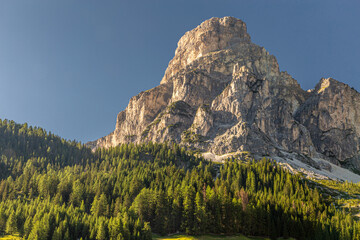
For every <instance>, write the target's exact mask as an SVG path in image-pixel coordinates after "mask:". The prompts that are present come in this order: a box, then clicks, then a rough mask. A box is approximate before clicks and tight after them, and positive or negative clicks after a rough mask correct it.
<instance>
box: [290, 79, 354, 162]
mask: <svg viewBox="0 0 360 240" xmlns="http://www.w3.org/2000/svg"><path fill="white" fill-rule="evenodd" d="M295 118H296V119H297V120H298V121H299V122H301V123H302V124H303V125H304V126H305V127H306V128H307V129H309V131H310V133H311V138H312V139H313V143H314V145H315V147H316V151H318V152H319V153H321V154H323V155H325V156H327V157H328V158H329V159H330V160H332V161H335V162H337V161H339V162H340V163H341V164H342V165H345V166H350V167H353V168H356V169H360V154H359V151H360V148H359V147H360V145H359V143H360V142H359V140H360V94H359V93H358V92H357V91H355V90H354V89H351V88H350V87H349V86H348V85H346V84H344V83H341V82H338V81H336V80H335V79H332V78H327V79H325V78H323V79H321V80H320V82H319V83H318V84H317V85H316V87H315V89H314V90H313V91H312V94H311V97H309V98H308V99H307V101H306V102H305V103H304V104H303V105H302V106H301V107H300V108H299V110H298V111H297V113H296V114H295Z"/></svg>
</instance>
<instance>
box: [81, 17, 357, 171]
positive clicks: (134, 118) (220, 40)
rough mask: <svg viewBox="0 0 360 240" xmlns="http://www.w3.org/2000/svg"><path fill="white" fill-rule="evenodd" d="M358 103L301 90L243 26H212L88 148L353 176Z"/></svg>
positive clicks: (188, 41) (337, 90) (191, 35)
mask: <svg viewBox="0 0 360 240" xmlns="http://www.w3.org/2000/svg"><path fill="white" fill-rule="evenodd" d="M359 98H360V94H359V93H358V92H356V91H355V90H353V89H351V88H350V87H349V86H347V85H346V84H342V83H339V82H337V81H336V80H333V79H322V80H321V81H320V83H319V84H318V85H317V86H316V88H315V90H313V91H310V92H307V91H304V90H302V89H301V87H300V85H299V84H298V83H297V81H296V80H295V79H293V78H292V77H291V76H290V75H289V74H287V73H286V72H281V71H280V70H279V66H278V63H277V60H276V58H275V57H274V56H272V55H270V54H269V53H268V52H267V51H266V50H265V49H264V48H263V47H260V46H258V45H256V44H254V43H252V42H251V38H250V36H249V34H248V33H247V29H246V24H245V23H244V22H242V21H241V20H239V19H236V18H233V17H224V18H211V19H209V20H207V21H205V22H203V23H202V24H201V25H199V26H198V27H197V28H195V29H193V30H191V31H189V32H187V33H186V34H185V35H184V36H183V37H182V38H181V39H180V41H179V43H178V47H177V49H176V51H175V56H174V58H173V59H172V60H171V61H170V63H169V66H168V68H167V69H166V71H165V75H164V77H163V79H162V80H161V84H160V85H159V86H157V87H155V88H153V89H150V90H148V91H145V92H141V93H140V94H138V95H137V96H135V97H133V98H131V100H130V102H129V105H128V106H127V108H126V109H125V110H124V111H122V112H120V113H119V114H118V117H117V122H116V127H115V130H114V132H112V133H111V134H109V135H108V136H105V137H103V138H101V139H98V140H96V141H94V142H90V143H88V145H89V146H91V147H92V148H98V147H111V146H116V145H118V144H121V143H129V142H133V143H140V142H144V141H155V142H164V141H174V142H177V143H180V144H183V145H186V146H188V147H190V148H194V149H197V150H200V151H202V152H204V153H205V152H206V153H211V154H214V155H223V154H228V153H233V154H248V153H250V154H252V155H253V156H255V157H262V156H280V157H281V156H284V152H285V153H292V154H297V155H298V156H299V158H301V159H302V161H303V162H306V163H307V164H308V165H310V166H312V167H315V168H317V169H320V168H321V166H323V165H324V164H319V162H317V161H315V160H313V159H315V158H320V159H326V160H328V161H330V162H332V163H334V164H337V165H343V166H346V167H349V168H352V169H357V170H360V158H359V156H360V154H359V139H360V138H359V137H360V123H359V121H360V120H359V118H358V117H357V116H358V109H360V108H359V107H360V106H359V102H360V101H358V100H359ZM327 167H329V166H327Z"/></svg>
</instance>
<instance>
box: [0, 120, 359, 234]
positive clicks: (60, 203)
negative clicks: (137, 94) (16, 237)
mask: <svg viewBox="0 0 360 240" xmlns="http://www.w3.org/2000/svg"><path fill="white" fill-rule="evenodd" d="M0 139H1V140H0V156H1V158H0V166H1V167H0V169H1V173H0V179H1V180H0V231H2V232H3V233H9V234H12V233H19V234H20V235H21V236H22V237H23V238H25V239H99V240H101V239H151V234H152V233H158V234H169V233H176V232H184V233H187V234H195V235H199V234H207V233H214V234H236V233H242V234H245V235H255V236H266V237H270V238H272V239H276V238H277V237H284V238H288V237H294V238H296V239H359V238H360V231H359V230H360V225H359V223H358V222H357V221H356V220H355V219H354V218H353V217H352V216H351V215H349V214H347V213H345V212H344V211H341V210H338V209H337V208H336V207H335V205H333V204H332V203H333V200H332V199H331V197H324V196H322V195H321V193H319V191H318V190H317V189H312V188H310V187H309V186H308V180H306V179H304V178H303V177H302V176H301V175H293V174H291V173H289V172H288V171H286V170H284V169H283V168H282V167H280V166H279V165H277V164H276V163H275V162H273V161H271V160H269V159H263V160H261V161H250V162H249V161H243V160H241V159H228V160H227V161H226V162H225V163H224V164H215V163H212V162H208V161H206V160H204V159H202V158H201V157H198V156H196V155H193V154H190V153H189V152H188V151H186V149H185V148H183V147H181V146H179V145H176V144H173V143H165V144H157V143H152V142H149V143H144V144H140V145H134V144H123V145H121V146H118V147H114V148H109V149H98V150H97V151H96V152H95V153H91V151H90V150H89V149H88V148H86V147H85V146H83V145H81V144H79V143H76V142H74V141H66V140H63V139H61V138H60V137H58V136H55V135H53V134H51V133H47V132H46V131H44V130H43V129H41V128H33V127H28V126H27V125H26V124H23V125H20V124H16V123H14V122H13V121H8V120H4V121H0Z"/></svg>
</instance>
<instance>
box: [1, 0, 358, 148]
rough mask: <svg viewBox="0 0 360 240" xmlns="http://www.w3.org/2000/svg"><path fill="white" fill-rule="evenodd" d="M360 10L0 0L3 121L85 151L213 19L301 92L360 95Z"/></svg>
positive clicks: (331, 5) (290, 2)
mask: <svg viewBox="0 0 360 240" xmlns="http://www.w3.org/2000/svg"><path fill="white" fill-rule="evenodd" d="M359 12H360V1H358V0H354V1H351V0H346V1H340V0H339V1H329V0H327V1H320V0H317V1H314V0H310V1H307V0H301V1H300V0H284V1H275V0H274V1H270V0H256V1H255V0H248V1H242V0H236V1H230V0H223V1H210V0H204V1H200V0H199V1H196V0H190V1H185V0H179V1H169V0H166V1H156V0H154V1H149V0H144V1H122V0H117V1H91V0H77V1H73V0H61V1H53V0H42V1H39V0H31V1H26V0H24V1H17V0H8V1H5V0H4V1H0V36H1V37H0V86H1V94H0V118H2V119H4V118H8V119H12V120H15V121H16V122H19V123H24V122H27V123H29V124H31V125H36V126H41V127H43V128H45V129H46V130H48V131H51V132H53V133H55V134H58V135H60V136H62V137H64V138H66V139H71V140H72V139H76V140H78V141H82V142H86V141H89V140H94V139H97V138H99V137H102V136H104V135H107V134H108V133H110V132H111V131H113V129H114V127H115V121H116V115H117V113H118V112H120V111H121V110H123V109H125V107H126V105H127V104H128V102H129V99H130V98H131V97H132V96H134V95H136V94H137V93H139V92H140V91H143V90H146V89H149V88H152V87H155V86H157V85H158V84H159V82H160V80H161V78H162V76H163V74H164V71H165V69H166V67H167V64H168V62H169V61H170V60H171V58H172V57H173V56H174V52H175V49H176V45H177V41H178V40H179V38H180V37H181V36H182V35H183V34H184V33H185V32H186V31H188V30H191V29H193V28H194V27H196V26H197V25H199V24H200V23H201V22H202V21H204V20H206V19H208V18H211V17H223V16H234V17H237V18H240V19H242V20H243V21H245V22H246V24H247V27H248V32H249V33H250V35H251V37H252V41H253V42H254V43H256V44H258V45H261V46H264V47H265V48H266V49H267V50H268V51H269V52H270V53H271V54H273V55H275V56H276V57H277V59H278V62H279V65H280V69H281V70H282V71H288V72H289V73H290V74H291V75H292V76H293V77H294V78H295V79H297V80H298V82H299V83H300V84H301V86H302V87H303V88H304V89H309V88H313V87H314V86H315V84H316V83H317V82H318V81H319V80H320V78H321V77H333V78H335V79H337V80H340V81H342V82H345V83H347V84H349V85H350V86H352V87H354V88H355V89H357V90H360V81H359V80H360V77H359V76H360V66H359V65H360V61H359V59H360V45H359V42H360V41H359V39H360V27H359V24H360V14H359Z"/></svg>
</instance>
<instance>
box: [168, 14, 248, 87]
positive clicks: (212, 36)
mask: <svg viewBox="0 0 360 240" xmlns="http://www.w3.org/2000/svg"><path fill="white" fill-rule="evenodd" d="M242 42H246V43H250V36H249V34H248V33H247V30H246V24H245V23H244V22H243V21H241V20H240V19H237V18H234V17H223V18H215V17H214V18H211V19H209V20H206V21H204V22H203V23H201V24H200V25H199V26H198V27H196V28H195V29H193V30H191V31H188V32H186V33H185V35H184V36H182V37H181V38H180V40H179V42H178V47H177V49H176V51H175V56H174V58H173V59H172V60H171V61H170V63H169V66H168V68H167V70H166V72H165V75H164V78H163V79H162V81H161V83H166V82H168V81H169V80H170V78H171V77H172V76H174V75H175V74H176V73H177V72H178V71H179V70H180V69H182V68H184V67H185V66H186V65H188V64H190V63H191V62H193V61H194V60H195V59H198V58H200V57H202V56H204V55H206V54H208V53H210V52H214V51H219V50H223V49H227V48H231V47H232V46H235V45H236V44H239V43H242Z"/></svg>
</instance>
